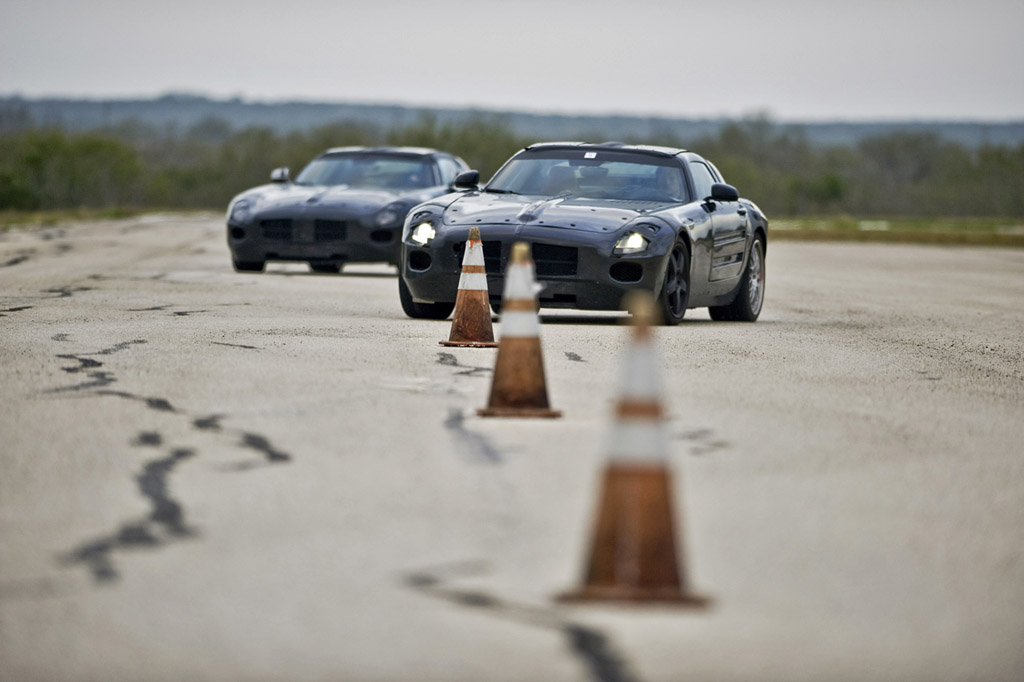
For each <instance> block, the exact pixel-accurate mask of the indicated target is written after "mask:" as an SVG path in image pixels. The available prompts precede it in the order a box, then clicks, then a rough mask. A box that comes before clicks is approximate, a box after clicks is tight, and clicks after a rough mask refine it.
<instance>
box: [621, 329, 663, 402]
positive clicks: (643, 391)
mask: <svg viewBox="0 0 1024 682" xmlns="http://www.w3.org/2000/svg"><path fill="white" fill-rule="evenodd" d="M657 365H658V362H657V353H656V352H655V349H654V345H653V344H652V343H650V342H649V341H642V342H633V345H632V347H631V348H630V349H629V350H628V351H627V352H626V355H625V358H624V361H623V364H622V373H621V374H620V375H619V394H618V395H619V397H620V398H624V399H627V400H630V399H651V398H655V399H656V398H658V397H659V396H661V377H660V376H659V375H658V372H657V371H656V369H655V368H656V367H657Z"/></svg>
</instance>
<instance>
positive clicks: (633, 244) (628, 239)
mask: <svg viewBox="0 0 1024 682" xmlns="http://www.w3.org/2000/svg"><path fill="white" fill-rule="evenodd" d="M650 243H651V242H649V241H648V240H647V237H645V236H643V235H642V234H640V233H639V232H630V233H629V234H627V235H626V236H624V237H623V238H622V239H620V240H619V241H617V242H615V253H617V254H625V253H640V252H641V251H644V250H645V249H647V246H648V245H649V244H650Z"/></svg>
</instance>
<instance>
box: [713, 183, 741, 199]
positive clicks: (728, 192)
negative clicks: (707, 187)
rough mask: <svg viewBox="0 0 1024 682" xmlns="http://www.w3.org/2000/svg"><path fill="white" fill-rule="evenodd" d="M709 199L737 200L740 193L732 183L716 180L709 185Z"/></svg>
mask: <svg viewBox="0 0 1024 682" xmlns="http://www.w3.org/2000/svg"><path fill="white" fill-rule="evenodd" d="M711 199H712V200H714V201H739V199H740V193H739V190H737V189H736V188H735V187H733V186H732V185H727V184H725V183H724V182H716V183H715V184H713V185H711Z"/></svg>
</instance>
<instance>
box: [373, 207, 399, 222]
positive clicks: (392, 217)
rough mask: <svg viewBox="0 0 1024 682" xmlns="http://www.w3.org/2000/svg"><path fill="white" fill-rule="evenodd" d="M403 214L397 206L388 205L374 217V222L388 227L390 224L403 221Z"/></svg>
mask: <svg viewBox="0 0 1024 682" xmlns="http://www.w3.org/2000/svg"><path fill="white" fill-rule="evenodd" d="M402 218H403V214H402V213H401V212H400V211H399V208H398V207H397V206H387V207H385V208H384V210H382V211H381V212H380V213H378V214H377V217H376V218H374V219H373V222H374V223H375V224H376V225H377V227H386V226H388V225H394V224H395V223H398V222H401V220H402Z"/></svg>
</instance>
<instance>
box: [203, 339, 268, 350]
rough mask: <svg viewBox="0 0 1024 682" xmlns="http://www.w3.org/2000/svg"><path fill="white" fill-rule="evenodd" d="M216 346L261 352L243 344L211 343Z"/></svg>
mask: <svg viewBox="0 0 1024 682" xmlns="http://www.w3.org/2000/svg"><path fill="white" fill-rule="evenodd" d="M210 343H212V344H213V345H215V346H228V347H229V348H245V349H246V350H260V349H259V348H257V347H256V346H246V345H245V344H241V343H224V342H223V341H211V342H210Z"/></svg>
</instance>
